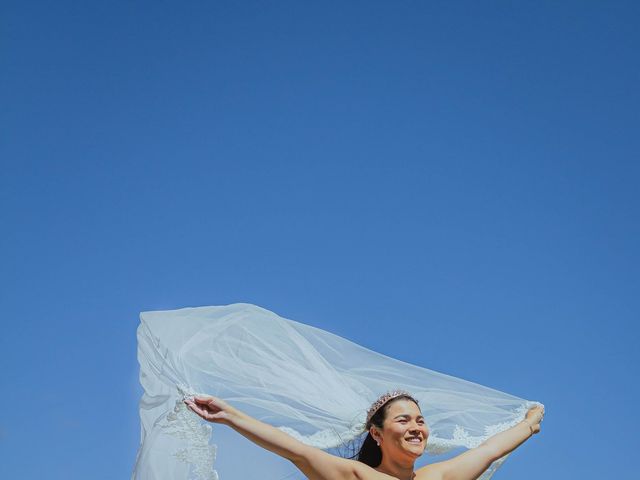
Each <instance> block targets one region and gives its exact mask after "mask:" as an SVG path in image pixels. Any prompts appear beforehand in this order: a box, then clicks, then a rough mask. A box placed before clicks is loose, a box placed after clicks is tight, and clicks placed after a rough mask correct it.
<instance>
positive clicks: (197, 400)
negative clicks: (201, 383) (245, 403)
mask: <svg viewBox="0 0 640 480" xmlns="http://www.w3.org/2000/svg"><path fill="white" fill-rule="evenodd" d="M184 403H185V404H186V405H187V407H189V409H190V410H191V411H192V412H194V413H196V414H197V415H198V416H200V417H202V418H203V419H205V420H206V421H208V422H213V423H224V422H225V420H228V419H229V417H230V416H231V415H232V414H233V413H235V409H234V408H233V407H232V406H231V405H229V404H228V403H227V402H225V401H224V400H221V399H219V398H217V397H211V396H208V395H207V396H199V395H196V396H194V397H193V400H191V399H189V398H187V399H185V400H184Z"/></svg>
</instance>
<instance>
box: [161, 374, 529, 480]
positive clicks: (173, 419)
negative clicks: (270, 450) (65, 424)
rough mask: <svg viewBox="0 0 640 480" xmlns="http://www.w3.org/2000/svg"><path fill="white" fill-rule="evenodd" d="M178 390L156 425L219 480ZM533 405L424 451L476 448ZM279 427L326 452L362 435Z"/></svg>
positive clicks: (196, 466) (211, 451) (200, 428)
mask: <svg viewBox="0 0 640 480" xmlns="http://www.w3.org/2000/svg"><path fill="white" fill-rule="evenodd" d="M177 388H178V392H179V393H180V396H179V398H178V399H177V400H176V402H175V407H174V409H173V411H171V412H169V413H168V414H167V415H166V416H165V417H164V418H163V419H162V420H161V421H160V422H159V426H160V427H161V428H162V430H163V432H164V433H166V434H167V435H171V436H173V437H176V438H179V439H180V440H183V441H185V442H186V445H187V446H186V448H181V449H179V450H177V451H175V452H173V456H174V457H176V458H177V459H179V460H180V461H182V462H184V463H187V464H189V465H190V466H191V467H192V469H191V472H192V475H193V478H194V479H196V480H218V473H217V472H216V471H215V469H214V468H213V467H214V463H215V458H216V448H217V447H216V445H214V444H210V441H211V436H212V428H211V426H210V425H207V424H204V423H203V422H202V421H201V420H200V419H199V418H198V417H197V416H196V415H195V414H194V413H193V412H191V411H190V410H189V409H188V408H187V407H186V405H185V404H184V400H185V399H186V398H193V396H194V395H196V393H195V392H193V391H191V390H190V389H189V388H187V387H185V386H183V385H180V386H178V387H177ZM536 404H538V403H537V402H527V403H526V404H525V405H523V406H521V407H520V408H518V409H516V410H515V411H514V412H513V418H512V420H510V421H507V422H501V423H497V424H494V425H487V426H486V427H485V429H484V435H478V436H473V435H471V434H470V433H469V432H468V431H467V430H466V429H465V428H463V427H462V426H460V425H456V426H455V428H454V431H453V435H452V437H451V438H442V437H439V436H437V435H435V434H430V435H429V438H428V441H427V446H426V451H427V452H428V453H429V454H431V455H441V454H443V453H447V452H449V451H451V450H453V449H455V448H460V447H463V448H467V449H471V448H475V447H477V446H479V445H480V444H481V443H483V442H484V441H485V440H487V439H488V438H490V437H492V436H493V435H495V434H497V433H500V432H502V431H504V430H507V429H509V428H511V427H513V426H514V425H516V424H517V423H518V422H520V421H522V419H523V418H524V417H525V414H526V412H527V410H528V409H529V408H530V407H531V406H533V405H536ZM278 428H279V429H280V430H281V431H283V432H285V433H287V434H289V435H291V436H292V437H293V438H295V439H296V440H298V441H300V442H302V443H305V444H307V445H310V446H313V447H317V448H321V449H324V450H326V449H330V448H336V447H339V446H341V445H344V444H345V443H347V442H350V441H353V440H354V439H356V438H358V437H359V436H361V435H362V434H363V433H364V421H358V422H357V423H356V424H355V425H354V426H353V427H351V428H350V429H349V430H347V431H345V432H342V433H339V432H336V431H335V430H329V429H327V430H320V431H318V432H316V433H314V434H312V435H303V434H301V433H300V432H298V431H297V430H295V429H293V428H289V427H278ZM507 457H508V454H507V455H505V456H504V457H502V458H500V459H498V460H496V461H495V462H493V464H492V465H491V466H490V467H489V469H488V470H486V471H485V472H484V474H483V476H482V478H483V479H484V478H486V479H489V478H491V476H492V475H493V473H494V472H495V471H496V470H497V469H498V468H499V466H500V465H501V464H502V462H504V461H505V460H506V458H507Z"/></svg>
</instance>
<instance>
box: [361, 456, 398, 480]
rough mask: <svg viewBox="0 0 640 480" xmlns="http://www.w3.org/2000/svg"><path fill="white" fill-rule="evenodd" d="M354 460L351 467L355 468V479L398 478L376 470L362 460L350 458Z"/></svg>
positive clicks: (391, 479) (384, 479)
mask: <svg viewBox="0 0 640 480" xmlns="http://www.w3.org/2000/svg"><path fill="white" fill-rule="evenodd" d="M350 461H351V462H354V465H353V468H354V469H355V470H354V471H355V474H356V479H357V480H398V479H397V478H395V477H392V476H391V475H387V474H386V473H382V472H378V471H377V470H375V469H374V468H371V467H370V466H369V465H366V464H364V463H362V462H358V461H357V460H350Z"/></svg>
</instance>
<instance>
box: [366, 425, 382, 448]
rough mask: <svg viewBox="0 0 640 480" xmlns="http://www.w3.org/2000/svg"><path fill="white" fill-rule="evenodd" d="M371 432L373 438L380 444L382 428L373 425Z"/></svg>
mask: <svg viewBox="0 0 640 480" xmlns="http://www.w3.org/2000/svg"><path fill="white" fill-rule="evenodd" d="M369 433H370V434H371V438H373V440H374V441H375V442H376V445H378V446H380V442H381V441H382V434H381V433H380V430H378V428H377V427H374V426H373V425H372V426H371V428H370V429H369Z"/></svg>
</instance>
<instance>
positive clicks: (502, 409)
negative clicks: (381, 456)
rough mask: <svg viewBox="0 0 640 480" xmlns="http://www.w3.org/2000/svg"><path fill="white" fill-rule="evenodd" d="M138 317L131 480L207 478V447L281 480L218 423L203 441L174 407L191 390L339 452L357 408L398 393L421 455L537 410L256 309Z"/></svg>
mask: <svg viewBox="0 0 640 480" xmlns="http://www.w3.org/2000/svg"><path fill="white" fill-rule="evenodd" d="M140 320H141V322H140V326H139V327H138V360H139V362H140V382H141V384H142V387H143V389H144V393H143V396H142V399H141V401H140V420H141V427H142V430H141V443H140V448H139V451H138V456H137V459H136V465H135V468H134V472H133V476H132V479H133V480H169V479H171V480H191V479H194V480H216V479H217V478H218V475H217V473H216V470H215V468H216V465H215V464H216V463H218V462H217V461H216V449H217V448H218V449H219V454H220V456H221V459H220V460H222V456H224V455H230V456H233V458H235V459H241V460H236V461H242V462H250V463H251V464H252V466H253V467H254V468H255V469H256V470H255V471H259V472H260V476H261V478H263V479H265V480H278V479H280V478H282V472H281V471H277V468H276V467H275V466H273V465H274V464H272V463H270V460H269V457H270V456H273V454H271V453H269V454H267V455H262V454H260V453H259V452H258V454H256V450H255V448H254V447H253V445H251V442H250V441H249V440H246V439H238V438H232V437H229V435H228V433H226V434H222V429H225V428H227V427H224V426H215V429H216V430H215V432H216V434H215V435H213V438H211V437H212V427H211V425H208V424H205V422H203V421H201V420H200V419H199V418H198V417H197V416H196V415H195V414H193V413H192V412H191V411H189V410H188V409H187V408H186V407H185V406H184V404H183V399H184V397H185V396H189V395H194V394H196V393H202V394H210V395H215V396H218V397H220V398H222V399H224V400H226V401H228V402H230V403H231V404H232V405H234V406H236V407H238V408H240V409H241V410H243V411H245V412H246V413H248V414H249V415H251V416H254V417H256V418H258V419H260V420H263V421H265V422H267V423H269V424H271V425H274V426H276V427H278V428H280V429H282V430H283V431H285V432H287V433H288V434H290V435H291V436H293V437H295V438H297V439H299V440H300V441H302V442H305V443H307V444H309V445H313V446H316V447H319V448H322V449H333V448H338V449H339V448H340V447H341V446H344V445H346V444H349V443H351V444H353V442H357V441H358V440H361V439H362V438H363V430H364V422H365V418H366V411H367V409H368V408H369V406H370V405H371V403H372V402H373V401H375V400H376V399H377V398H378V396H379V395H381V394H382V393H384V392H386V391H388V390H394V389H402V390H407V391H409V392H411V393H412V394H413V395H414V397H415V398H416V399H417V400H418V401H419V402H420V405H421V408H422V412H423V414H424V416H425V420H426V423H427V425H428V427H429V430H430V435H429V438H428V441H427V454H428V453H432V454H439V453H445V452H448V451H450V450H452V449H456V448H460V447H464V448H473V447H475V446H477V445H479V444H480V443H482V442H483V441H484V440H486V439H487V438H489V437H490V436H492V435H494V434H495V433H498V432H500V431H502V430H505V429H507V428H509V427H510V426H512V425H514V424H516V423H517V422H519V421H520V420H522V419H523V418H524V415H525V413H526V411H527V409H528V408H529V407H530V406H532V405H534V404H535V403H537V402H530V401H526V400H523V399H521V398H518V397H514V396H512V395H508V394H506V393H502V392H499V391H496V390H493V389H491V388H487V387H484V386H481V385H478V384H475V383H472V382H468V381H465V380H462V379H459V378H455V377H451V376H449V375H445V374H442V373H438V372H434V371H432V370H429V369H426V368H422V367H418V366H415V365H411V364H408V363H405V362H401V361H399V360H395V359H393V358H390V357H387V356H385V355H382V354H379V353H376V352H374V351H371V350H368V349H366V348H364V347H361V346H360V345H357V344H355V343H353V342H351V341H349V340H346V339H344V338H341V337H339V336H337V335H334V334H332V333H329V332H326V331H323V330H321V329H318V328H315V327H311V326H309V325H305V324H302V323H298V322H295V321H292V320H288V319H285V318H282V317H280V316H278V315H276V314H275V313H273V312H271V311H269V310H266V309H264V308H261V307H258V306H256V305H251V304H246V303H237V304H232V305H225V306H214V307H198V308H184V309H179V310H170V311H156V312H144V313H142V314H141V315H140ZM219 433H220V434H221V435H219ZM227 438H228V439H229V440H228V442H227V440H226V439H227ZM212 441H213V442H216V443H218V446H217V447H216V446H215V445H213V444H212ZM505 458H506V457H503V458H502V459H500V460H498V461H496V462H494V464H493V465H491V467H490V468H489V469H488V470H487V471H486V472H485V473H484V474H483V476H482V477H481V478H482V480H488V479H489V478H491V477H492V475H493V473H494V472H495V471H496V470H497V468H498V467H499V466H500V465H501V463H502V462H503V461H504V459H505ZM241 470H242V468H240V467H239V468H237V469H234V468H230V469H227V470H226V471H224V472H223V473H221V476H220V480H240V479H241V477H244V476H245V473H242V472H241Z"/></svg>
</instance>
